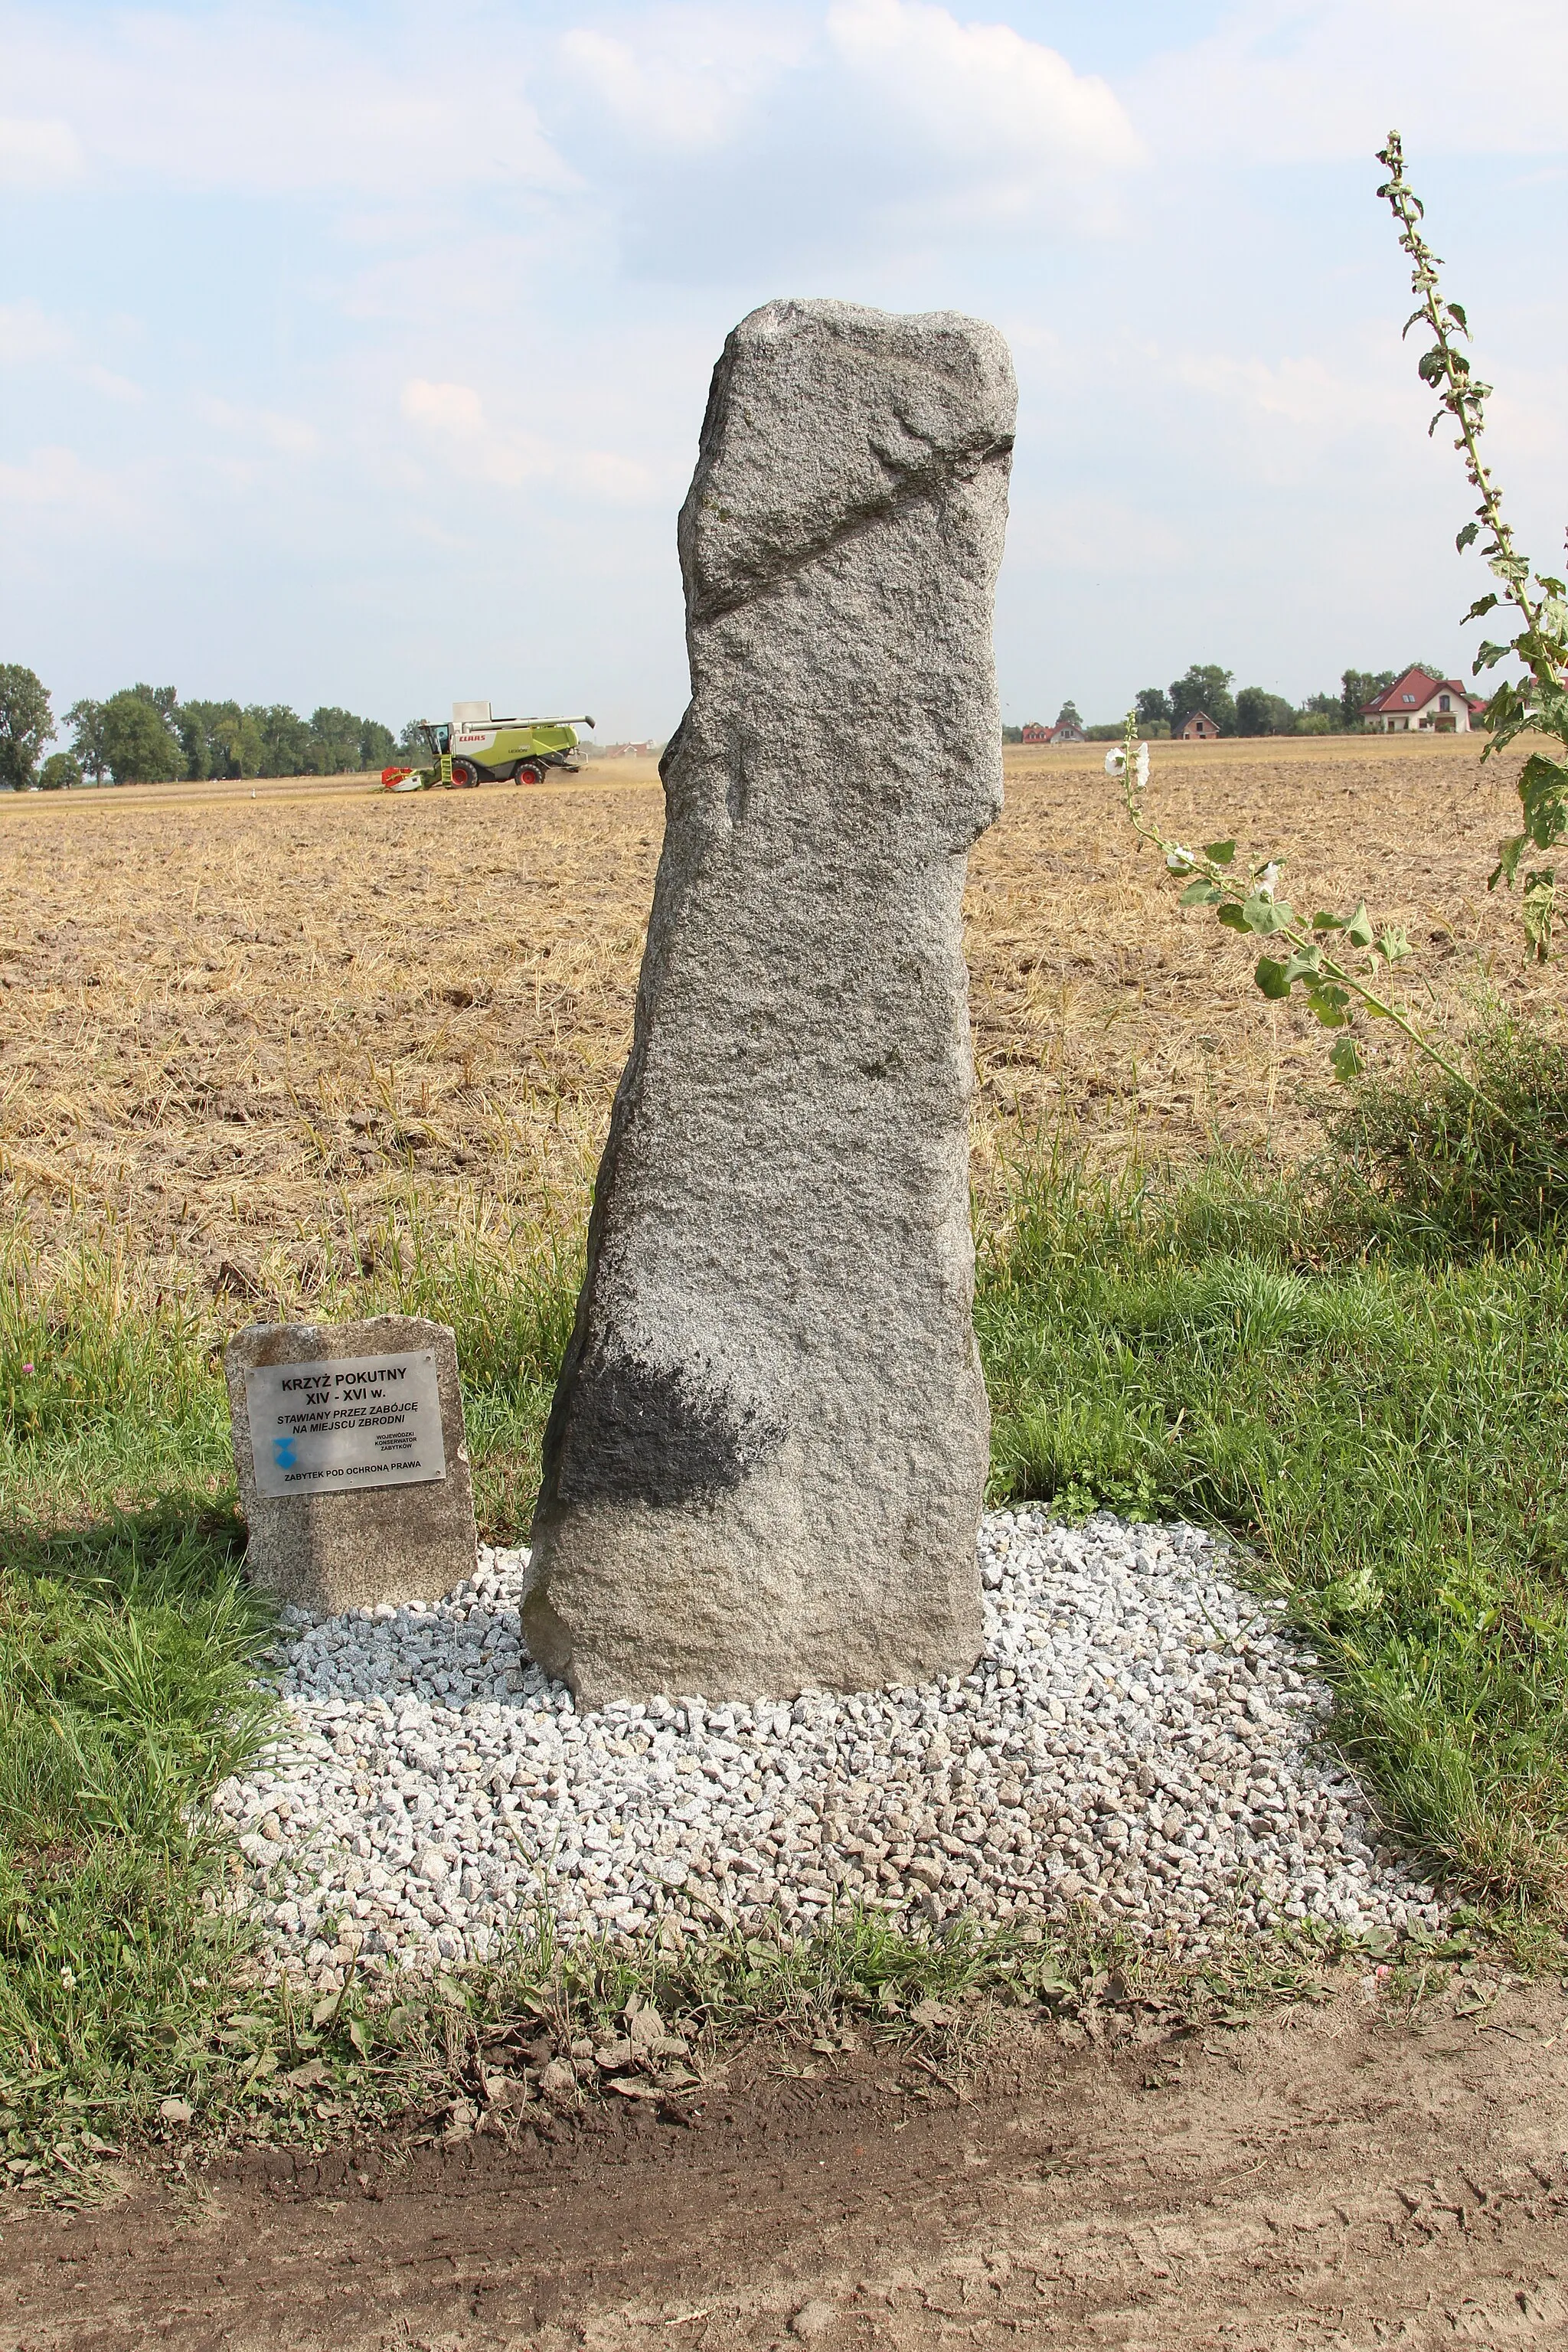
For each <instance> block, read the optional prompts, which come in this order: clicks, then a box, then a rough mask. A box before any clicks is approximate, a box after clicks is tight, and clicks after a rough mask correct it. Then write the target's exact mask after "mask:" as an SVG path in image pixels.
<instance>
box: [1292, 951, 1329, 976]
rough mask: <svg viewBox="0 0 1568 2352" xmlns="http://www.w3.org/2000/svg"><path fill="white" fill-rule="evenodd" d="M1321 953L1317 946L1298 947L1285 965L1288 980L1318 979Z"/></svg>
mask: <svg viewBox="0 0 1568 2352" xmlns="http://www.w3.org/2000/svg"><path fill="white" fill-rule="evenodd" d="M1319 953H1320V950H1318V949H1317V948H1298V949H1297V950H1295V952H1294V954H1293V955H1292V956H1291V958H1290V961H1289V963H1288V964H1287V965H1286V967H1285V977H1286V979H1287V981H1294V980H1314V979H1316V978H1317V977H1318V975H1319V973H1320V971H1321V965H1320V963H1319V961H1318V958H1319Z"/></svg>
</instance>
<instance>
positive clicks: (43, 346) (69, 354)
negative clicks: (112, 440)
mask: <svg viewBox="0 0 1568 2352" xmlns="http://www.w3.org/2000/svg"><path fill="white" fill-rule="evenodd" d="M80 352H81V338H80V337H79V334H78V333H77V331H76V330H75V328H74V327H71V326H69V325H68V323H67V322H66V320H64V319H58V318H55V317H53V316H52V315H51V314H50V313H49V312H48V311H47V310H43V309H41V308H40V306H39V305H38V304H37V302H12V303H0V367H47V368H50V369H53V370H54V372H55V373H56V374H57V375H63V376H66V377H68V379H69V380H70V382H72V383H85V384H86V385H87V386H88V388H89V391H92V392H96V393H98V394H100V395H101V396H102V398H104V399H105V400H115V401H121V402H125V401H139V400H141V399H142V396H143V395H142V387H141V385H140V384H139V383H132V381H131V379H130V377H129V376H123V375H117V374H116V373H115V372H114V370H113V369H112V368H106V367H105V366H103V365H102V363H101V362H100V361H98V360H83V359H82V358H81V356H80Z"/></svg>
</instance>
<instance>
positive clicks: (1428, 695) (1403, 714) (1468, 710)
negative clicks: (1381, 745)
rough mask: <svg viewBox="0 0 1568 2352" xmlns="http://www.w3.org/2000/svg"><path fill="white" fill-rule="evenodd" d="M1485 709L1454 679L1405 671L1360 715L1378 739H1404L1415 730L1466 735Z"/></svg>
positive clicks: (1364, 706)
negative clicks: (1381, 737) (1385, 737)
mask: <svg viewBox="0 0 1568 2352" xmlns="http://www.w3.org/2000/svg"><path fill="white" fill-rule="evenodd" d="M1485 708H1486V705H1485V704H1484V703H1483V702H1482V701H1481V700H1480V699H1479V698H1478V697H1476V696H1473V695H1471V694H1470V693H1469V692H1468V690H1467V689H1466V688H1465V687H1464V686H1463V685H1462V684H1461V683H1460V681H1459V679H1458V678H1457V677H1433V676H1432V675H1431V673H1430V671H1428V670H1424V669H1407V670H1406V671H1405V675H1404V677H1396V678H1395V679H1394V684H1393V685H1392V686H1390V687H1386V688H1384V691H1383V692H1382V693H1381V694H1379V695H1374V696H1373V699H1372V700H1371V701H1370V702H1363V705H1362V710H1361V715H1362V717H1363V719H1364V720H1365V722H1366V724H1367V726H1368V727H1369V728H1371V729H1372V730H1373V731H1374V732H1375V733H1377V734H1380V735H1403V734H1405V733H1413V732H1415V730H1423V731H1428V732H1430V733H1433V734H1436V735H1468V733H1469V731H1470V730H1471V728H1472V727H1473V725H1474V724H1475V721H1476V719H1477V718H1478V716H1479V713H1480V712H1481V711H1482V710H1483V709H1485Z"/></svg>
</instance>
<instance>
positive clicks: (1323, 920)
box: [1312, 914, 1350, 931]
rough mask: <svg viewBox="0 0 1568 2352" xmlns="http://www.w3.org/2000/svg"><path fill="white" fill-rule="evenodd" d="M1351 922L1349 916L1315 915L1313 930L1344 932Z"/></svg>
mask: <svg viewBox="0 0 1568 2352" xmlns="http://www.w3.org/2000/svg"><path fill="white" fill-rule="evenodd" d="M1349 920H1350V917H1349V916H1348V915H1321V914H1320V915H1314V916H1313V918H1312V929H1314V930H1315V931H1342V930H1343V929H1344V927H1345V925H1346V924H1347V923H1348V922H1349Z"/></svg>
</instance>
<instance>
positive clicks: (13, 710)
mask: <svg viewBox="0 0 1568 2352" xmlns="http://www.w3.org/2000/svg"><path fill="white" fill-rule="evenodd" d="M54 738H55V719H54V713H53V711H52V710H51V709H49V690H48V688H47V686H46V685H45V684H44V681H43V679H42V678H41V677H39V676H38V674H37V671H36V670H30V669H27V668H25V667H24V666H23V665H22V663H20V662H0V784H9V785H10V786H11V788H12V790H13V791H14V792H19V793H21V792H26V789H27V787H28V785H29V784H30V783H32V782H33V781H34V779H35V777H36V775H37V767H38V754H39V752H40V751H42V750H43V748H44V746H45V744H46V743H52V742H53V740H54Z"/></svg>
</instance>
